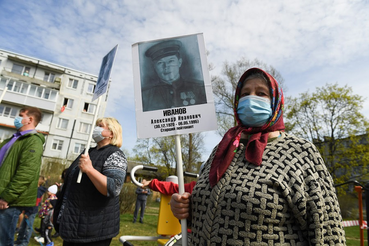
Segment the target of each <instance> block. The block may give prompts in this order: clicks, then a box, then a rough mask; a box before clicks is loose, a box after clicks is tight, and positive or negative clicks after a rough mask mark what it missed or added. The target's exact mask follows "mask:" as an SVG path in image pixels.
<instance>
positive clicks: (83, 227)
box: [54, 145, 121, 243]
mask: <svg viewBox="0 0 369 246" xmlns="http://www.w3.org/2000/svg"><path fill="white" fill-rule="evenodd" d="M116 151H121V150H120V149H119V148H118V147H116V146H113V145H107V146H104V147H102V148H100V149H97V148H92V149H90V150H89V156H90V159H91V160H92V164H93V166H94V168H95V169H96V170H98V171H99V172H102V168H103V164H104V162H105V161H106V160H107V159H108V157H109V156H110V155H111V154H113V153H114V152H116ZM78 161H79V157H78V158H77V159H76V160H75V161H74V162H73V163H72V165H71V166H70V168H69V169H68V172H67V174H66V179H65V184H64V188H63V193H64V194H62V195H63V197H60V198H59V199H58V203H59V207H61V209H60V215H59V211H58V212H57V213H58V215H59V216H58V215H56V216H55V217H54V220H55V219H57V220H58V222H59V225H57V226H56V227H59V228H58V229H59V233H60V236H61V237H62V239H63V240H65V241H67V242H74V243H87V242H95V241H100V240H104V239H108V238H113V237H115V236H116V235H118V233H119V221H120V213H119V196H115V197H108V196H104V195H102V194H101V193H100V192H99V191H98V190H97V189H96V188H95V186H94V184H93V183H92V182H91V180H90V179H89V178H88V176H87V175H85V174H83V176H82V181H81V183H77V177H78V173H79V168H78ZM56 207H57V208H58V205H57V206H56ZM58 217H59V219H58Z"/></svg>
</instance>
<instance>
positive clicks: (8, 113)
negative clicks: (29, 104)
mask: <svg viewBox="0 0 369 246" xmlns="http://www.w3.org/2000/svg"><path fill="white" fill-rule="evenodd" d="M17 115H18V110H17V109H15V108H12V107H8V106H4V105H0V116H4V117H9V118H12V119H14V118H15V116H17Z"/></svg>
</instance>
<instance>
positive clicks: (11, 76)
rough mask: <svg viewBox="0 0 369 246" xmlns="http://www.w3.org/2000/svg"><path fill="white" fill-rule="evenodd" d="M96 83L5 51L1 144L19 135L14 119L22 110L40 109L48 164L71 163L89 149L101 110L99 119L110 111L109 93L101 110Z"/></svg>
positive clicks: (0, 70)
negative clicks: (95, 96)
mask: <svg viewBox="0 0 369 246" xmlns="http://www.w3.org/2000/svg"><path fill="white" fill-rule="evenodd" d="M96 81H97V76H95V75H91V74H87V73H84V72H80V71H77V70H74V69H70V68H67V67H63V66H60V65H56V64H53V63H50V62H47V61H43V60H39V59H36V58H32V57H27V56H24V55H20V54H16V53H12V52H9V51H5V50H0V96H2V100H1V102H0V142H2V141H3V140H4V139H6V138H8V137H10V136H11V135H12V134H13V133H14V132H15V131H16V129H15V127H14V124H13V123H14V118H15V117H16V116H17V115H18V114H19V110H20V109H21V108H22V107H23V106H32V107H37V108H39V109H40V110H41V112H42V119H41V122H40V123H39V124H38V126H37V127H36V130H38V131H39V132H40V133H43V134H44V135H45V138H46V141H45V145H44V154H43V164H49V163H52V162H56V161H57V162H62V163H63V164H66V165H68V164H70V163H71V161H73V160H74V159H75V158H76V157H77V156H78V155H79V154H80V153H81V152H82V151H83V149H84V148H85V146H86V145H87V141H88V137H89V134H90V132H91V129H93V128H94V127H95V122H92V121H93V118H94V114H95V112H96V110H98V118H99V117H103V116H104V113H105V109H106V104H107V95H108V93H106V94H104V95H102V96H101V100H100V101H101V102H100V107H99V108H98V107H97V106H98V105H97V102H98V100H95V101H93V102H92V96H93V93H94V89H95V86H96ZM109 85H110V81H109ZM109 85H108V90H109ZM94 145H95V143H94V141H93V140H92V142H91V146H94ZM68 166H69V165H68Z"/></svg>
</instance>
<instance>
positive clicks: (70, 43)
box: [0, 0, 369, 160]
mask: <svg viewBox="0 0 369 246" xmlns="http://www.w3.org/2000/svg"><path fill="white" fill-rule="evenodd" d="M368 12H369V2H368V1H364V0H363V1H356V0H353V1H351V0H336V1H334V0H324V1H321V0H312V1H302V0H295V1H293V0H288V1H274V0H261V1H251V0H244V1H236V0H234V1H231V0H228V1H225V0H219V1H213V0H201V1H198V0H186V1H180V0H155V1H152V0H137V1H124V0H106V1H98V0H96V1H87V0H75V1H51V0H45V1H32V0H31V1H20V0H0V48H1V49H5V50H9V51H12V52H16V53H19V54H24V55H28V56H32V57H35V58H39V59H42V60H46V61H49V62H53V63H56V64H60V65H64V66H67V67H70V68H75V69H77V70H80V71H84V72H88V73H92V74H96V75H97V74H98V72H99V68H100V65H101V60H102V58H103V56H104V55H106V54H107V53H108V52H109V51H110V50H111V49H112V48H113V47H114V46H115V45H116V44H119V49H118V53H117V59H116V61H115V64H114V69H113V71H112V74H111V79H112V84H111V90H110V93H109V99H108V107H107V111H106V114H105V116H112V117H115V118H117V119H118V120H119V121H120V122H121V124H122V126H123V147H124V148H125V149H126V150H128V151H131V150H132V148H133V146H134V145H135V143H136V120H135V108H134V92H133V75H132V44H134V43H137V42H142V41H149V40H154V39H162V38H168V37H175V36H182V35H189V34H195V33H203V34H204V39H205V47H206V49H207V50H208V52H209V55H208V63H211V64H212V65H213V66H214V67H215V69H214V70H212V71H211V72H210V74H211V75H220V74H221V71H222V66H223V63H224V62H226V61H227V62H230V63H232V62H235V61H236V60H238V59H240V58H241V57H245V58H248V59H252V60H253V59H254V58H258V59H259V60H262V61H263V62H265V63H267V64H270V65H272V66H274V67H275V68H276V69H277V70H278V71H279V72H280V73H281V75H282V76H283V78H284V80H285V81H284V83H285V85H286V86H287V89H288V90H287V91H286V95H287V96H298V95H299V93H302V92H306V91H307V90H310V91H314V90H315V88H316V87H317V86H322V85H325V84H326V83H338V84H340V85H342V86H343V85H349V86H351V87H352V89H353V91H354V93H356V94H359V95H361V96H363V97H364V98H365V99H366V100H365V103H364V109H363V110H362V111H361V112H362V113H363V114H364V115H365V116H366V117H367V118H369V101H368V99H367V98H368V92H369V81H368V78H369V15H368V14H367V13H368ZM219 140H220V137H219V136H218V135H217V134H216V133H214V132H207V133H205V149H206V152H204V154H203V159H204V160H205V159H206V158H207V157H208V155H209V152H210V151H211V150H212V148H213V147H214V145H215V143H217V142H218V141H219Z"/></svg>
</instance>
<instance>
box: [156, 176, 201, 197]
mask: <svg viewBox="0 0 369 246" xmlns="http://www.w3.org/2000/svg"><path fill="white" fill-rule="evenodd" d="M195 185H196V181H192V182H190V183H186V184H184V189H185V192H188V193H190V194H191V193H192V190H193V187H194V186H195ZM149 188H150V189H151V190H153V191H158V192H160V193H161V194H164V195H168V196H170V195H173V194H174V193H178V184H175V183H173V182H167V181H159V180H157V179H153V180H151V182H150V184H149Z"/></svg>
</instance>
